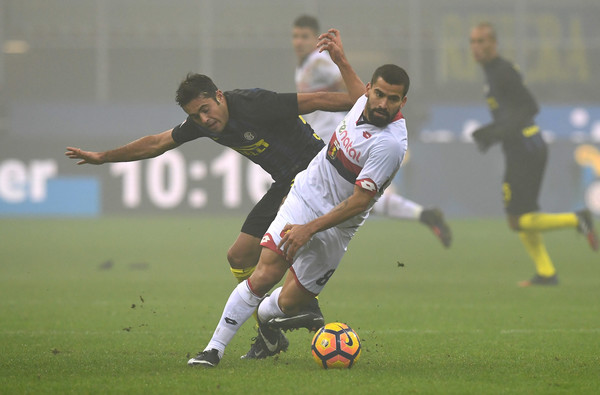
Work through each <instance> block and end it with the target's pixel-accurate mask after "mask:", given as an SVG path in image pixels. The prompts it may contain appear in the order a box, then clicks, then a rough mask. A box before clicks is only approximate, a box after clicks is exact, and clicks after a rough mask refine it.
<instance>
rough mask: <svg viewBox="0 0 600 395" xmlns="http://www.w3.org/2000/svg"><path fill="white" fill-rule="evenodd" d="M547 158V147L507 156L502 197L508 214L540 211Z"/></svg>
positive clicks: (517, 214)
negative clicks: (540, 198)
mask: <svg viewBox="0 0 600 395" xmlns="http://www.w3.org/2000/svg"><path fill="white" fill-rule="evenodd" d="M547 156H548V153H547V148H546V146H545V145H543V146H542V147H539V149H536V150H535V151H533V152H527V153H519V154H516V155H515V154H512V155H510V154H509V155H506V169H505V172H504V180H503V184H502V195H503V200H504V210H505V211H506V213H507V214H510V215H516V216H519V215H523V214H525V213H530V212H534V211H539V209H540V207H539V204H538V198H539V195H540V189H541V187H542V179H543V177H544V171H545V170H546V161H547Z"/></svg>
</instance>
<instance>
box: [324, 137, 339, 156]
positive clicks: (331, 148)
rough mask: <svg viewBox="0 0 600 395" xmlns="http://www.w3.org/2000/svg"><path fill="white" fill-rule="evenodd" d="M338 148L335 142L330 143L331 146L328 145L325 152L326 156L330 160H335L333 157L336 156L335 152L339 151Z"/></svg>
mask: <svg viewBox="0 0 600 395" xmlns="http://www.w3.org/2000/svg"><path fill="white" fill-rule="evenodd" d="M339 149H340V148H339V146H338V142H337V140H336V141H332V143H331V144H329V149H328V150H327V156H328V157H329V158H330V159H335V157H336V156H337V152H338V150H339Z"/></svg>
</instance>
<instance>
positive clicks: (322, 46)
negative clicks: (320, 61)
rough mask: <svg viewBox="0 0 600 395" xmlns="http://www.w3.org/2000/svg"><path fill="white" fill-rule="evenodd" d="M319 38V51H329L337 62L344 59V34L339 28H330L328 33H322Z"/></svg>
mask: <svg viewBox="0 0 600 395" xmlns="http://www.w3.org/2000/svg"><path fill="white" fill-rule="evenodd" d="M317 40H318V41H317V48H319V52H323V51H328V52H329V56H330V57H331V60H333V62H334V63H335V64H339V63H340V62H341V61H342V60H344V58H345V55H344V46H343V45H342V36H341V35H340V31H339V30H337V29H329V30H328V31H327V33H323V34H321V35H320V36H319V38H318V39H317Z"/></svg>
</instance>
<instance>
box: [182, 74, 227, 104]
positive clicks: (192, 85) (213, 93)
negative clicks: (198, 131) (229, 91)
mask: <svg viewBox="0 0 600 395" xmlns="http://www.w3.org/2000/svg"><path fill="white" fill-rule="evenodd" d="M217 89H218V88H217V86H216V85H215V83H214V82H213V81H212V80H211V79H210V78H209V77H207V76H205V75H204V74H196V73H188V75H187V76H186V77H185V80H183V81H181V83H180V84H179V88H177V95H176V96H175V101H176V102H177V104H179V105H180V106H181V107H183V106H185V105H187V104H188V103H189V102H191V101H192V100H194V99H196V98H197V97H200V96H202V97H208V98H213V99H216V97H217Z"/></svg>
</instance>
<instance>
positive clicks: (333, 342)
mask: <svg viewBox="0 0 600 395" xmlns="http://www.w3.org/2000/svg"><path fill="white" fill-rule="evenodd" d="M310 348H311V351H312V355H313V358H314V359H315V362H316V363H317V364H318V365H319V366H321V367H322V368H323V369H334V368H337V369H344V368H351V367H352V366H353V365H354V364H355V363H356V362H358V359H359V357H360V351H361V345H360V339H359V338H358V335H357V334H356V332H354V330H352V328H350V327H349V326H348V325H346V324H344V323H341V322H332V323H330V324H327V325H325V326H324V327H322V328H321V329H319V330H318V331H317V333H316V334H315V336H314V337H313V340H312V344H311V347H310Z"/></svg>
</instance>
